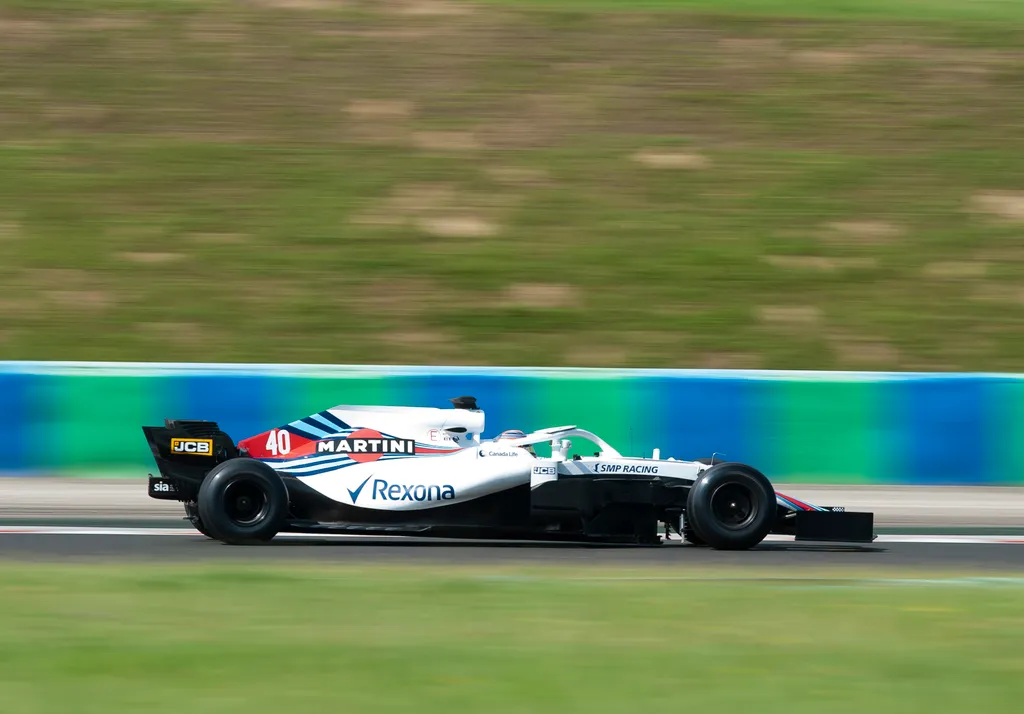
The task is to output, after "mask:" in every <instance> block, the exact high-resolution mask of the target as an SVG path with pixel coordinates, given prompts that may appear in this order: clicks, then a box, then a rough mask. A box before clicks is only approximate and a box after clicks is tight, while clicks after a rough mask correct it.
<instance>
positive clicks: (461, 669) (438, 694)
mask: <svg viewBox="0 0 1024 714" xmlns="http://www.w3.org/2000/svg"><path fill="white" fill-rule="evenodd" d="M555 567H557V566H555ZM584 571H585V569H584ZM0 574H2V576H3V577H2V578H0V632H3V635H4V636H3V644H2V645H0V713H3V714H7V713H8V712H10V713H11V714H15V713H17V714H28V713H36V712H72V711H73V712H76V713H79V714H90V713H92V712H96V713H102V714H107V713H108V712H111V711H133V712H135V711H145V712H149V713H151V714H160V713H162V712H168V713H170V712H175V713H177V712H181V711H188V712H196V713H197V714H203V713H205V712H239V713H241V712H245V714H263V712H280V711H308V710H310V708H316V709H317V710H323V709H327V710H341V711H345V712H353V713H355V712H373V713H375V714H378V713H379V714H389V713H391V712H401V713H403V714H404V713H405V712H408V711H410V710H414V711H417V712H424V713H431V712H453V711H465V712H468V711H472V712H478V711H486V712H493V713H494V714H504V713H506V712H507V713H509V714H511V713H513V712H514V713H517V714H521V713H524V712H549V711H552V712H554V711H558V712H576V711H580V712H583V711H585V712H592V713H594V714H606V713H607V714H622V713H623V712H653V711H662V710H666V709H669V710H671V709H679V708H684V709H698V710H702V711H723V712H742V711H757V712H764V713H765V714H773V713H775V712H779V713H780V714H804V713H808V714H810V713H817V712H821V711H827V712H831V713H833V714H859V713H860V712H863V711H866V710H867V711H873V712H878V714H889V713H890V712H892V713H894V714H895V713H897V712H898V713H899V714H943V713H945V712H957V713H959V712H965V711H970V712H987V713H989V714H1003V713H1006V714H1009V713H1010V712H1018V711H1020V697H1021V694H1022V693H1024V685H1022V682H1021V677H1020V675H1021V670H1022V666H1024V662H1022V659H1021V654H1020V646H1019V645H1020V641H1021V637H1022V636H1024V619H1022V617H1021V611H1020V592H1021V591H1020V588H1021V584H1020V580H1019V579H1017V580H1016V582H1015V583H1013V582H1010V583H1002V584H1000V583H998V582H993V583H990V584H988V585H985V584H982V583H971V582H969V581H966V580H961V581H956V580H952V581H947V583H946V584H941V583H934V582H932V583H929V581H928V580H921V581H918V582H916V583H915V582H914V580H913V579H914V578H919V577H927V575H923V576H922V575H920V574H912V575H910V574H904V577H906V578H907V579H906V580H903V581H902V582H899V581H885V580H875V581H870V580H868V581H859V580H856V579H852V578H851V579H850V580H846V579H844V578H843V577H841V576H836V575H835V574H832V575H828V574H827V573H822V572H818V571H814V570H806V569H802V570H799V571H798V572H796V573H792V574H791V575H789V576H786V577H779V573H778V572H772V571H767V570H765V571H763V572H762V573H755V572H751V571H749V570H747V571H745V573H744V575H743V576H742V577H740V576H739V575H738V574H737V573H736V572H735V571H732V570H731V569H726V570H725V571H723V572H719V573H718V574H717V577H719V578H721V579H718V580H716V579H714V578H715V577H716V574H713V573H712V574H708V573H701V572H698V571H694V570H693V569H692V568H691V569H687V571H686V572H685V573H681V572H676V573H675V574H673V573H672V572H671V569H660V570H657V571H651V570H643V569H640V568H633V569H626V568H613V569H612V570H611V571H609V572H606V573H604V574H602V576H600V577H594V576H593V574H592V573H590V574H588V573H586V572H574V569H572V568H570V569H568V570H567V569H565V568H564V567H558V572H557V573H556V572H555V570H554V567H548V568H542V567H535V568H534V569H533V571H532V572H531V571H524V570H523V569H511V568H504V569H500V570H499V569H496V568H479V567H477V568H474V567H456V568H451V567H449V568H446V569H445V570H444V571H440V570H439V569H437V568H429V567H405V568H402V567H397V566H392V567H390V568H382V567H377V568H368V567H362V568H360V567H354V566H351V565H349V566H344V565H341V564H340V563H338V564H335V565H333V566H331V567H316V566H298V565H295V566H282V565H277V566H271V565H267V564H264V565H262V566H259V567H245V566H239V565H225V564H224V563H221V564H217V565H212V564H211V565H207V566H201V565H192V566H184V565H173V564H167V563H165V564H163V565H161V566H159V567H156V566H145V565H136V566H133V567H127V568H126V567H124V564H121V565H120V566H114V565H109V566H103V565H97V564H92V565H89V566H84V565H83V566H61V565H54V564H50V565H45V564H40V565H32V566H17V565H5V566H3V567H2V568H0ZM877 575H879V573H876V576H877ZM702 578H707V579H702ZM730 578H733V579H730ZM69 583H73V585H71V586H70V587H69Z"/></svg>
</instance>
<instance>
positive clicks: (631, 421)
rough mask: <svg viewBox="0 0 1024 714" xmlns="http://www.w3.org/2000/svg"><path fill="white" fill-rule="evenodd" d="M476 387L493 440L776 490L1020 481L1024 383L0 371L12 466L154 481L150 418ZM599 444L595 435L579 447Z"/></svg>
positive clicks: (528, 373)
mask: <svg viewBox="0 0 1024 714" xmlns="http://www.w3.org/2000/svg"><path fill="white" fill-rule="evenodd" d="M464 394H469V395H473V396H475V397H477V399H478V401H479V403H480V406H481V407H482V408H483V409H484V410H485V411H486V414H487V432H486V434H485V435H486V436H492V435H495V434H497V433H499V432H500V431H502V430H504V429H509V428H519V429H524V430H527V431H528V430H531V429H536V428H542V427H546V426H556V425H564V424H578V425H579V426H581V427H584V428H587V429H590V430H591V431H594V432H596V433H598V434H600V435H601V436H603V437H604V438H606V439H607V440H608V441H609V442H611V443H612V444H613V445H615V446H616V447H617V448H619V449H620V450H621V451H623V452H624V453H630V454H635V455H645V456H649V455H651V451H652V449H654V448H655V447H658V448H660V449H661V453H662V456H663V457H668V456H675V457H677V458H698V457H701V456H709V455H711V454H712V453H713V452H717V453H719V454H723V455H724V456H725V458H728V459H729V460H736V461H745V462H748V463H751V464H754V465H755V466H757V467H759V468H761V469H762V470H763V471H764V472H765V473H766V474H768V476H769V477H770V478H772V479H773V480H776V481H780V482H803V483H811V482H813V483H891V484H1024V376H1021V375H985V374H949V375H945V374H943V375H936V374H881V373H815V372H756V371H751V372H747V371H685V370H684V371H660V370H636V371H615V370H555V369H493V368H468V367H467V368H413V367H409V368H399V367H380V368H375V367H325V366H271V365H268V366H252V365H162V364H76V363H23V362H7V363H0V433H2V434H4V436H5V440H4V441H5V444H6V447H5V448H4V449H3V450H2V451H0V473H2V474H3V475H7V476H35V475H80V476H83V477H84V476H135V477H143V476H145V475H146V474H147V473H148V472H149V471H151V470H152V469H153V463H152V460H151V457H150V454H149V451H148V449H147V447H146V444H145V441H144V439H143V438H142V432H141V430H140V427H141V426H142V425H143V424H160V423H162V422H163V420H164V418H168V417H171V418H188V419H210V420H214V421H217V422H219V423H220V425H221V426H222V428H224V429H225V430H226V431H227V432H228V433H229V434H231V436H232V437H234V438H235V439H236V440H240V439H242V438H244V437H246V436H250V435H252V434H255V433H259V432H262V431H264V430H266V429H268V428H271V427H274V426H279V425H281V424H283V423H286V422H288V421H291V420H293V419H295V418H298V417H301V416H305V415H307V414H310V413H313V412H316V411H319V410H321V409H325V408H327V407H331V406H334V405H337V404H383V405H409V406H440V407H448V406H450V405H449V404H448V401H447V400H448V399H449V398H451V397H455V396H459V395H464ZM578 447H579V448H578V451H580V452H581V453H587V452H588V451H589V445H582V444H581V445H578Z"/></svg>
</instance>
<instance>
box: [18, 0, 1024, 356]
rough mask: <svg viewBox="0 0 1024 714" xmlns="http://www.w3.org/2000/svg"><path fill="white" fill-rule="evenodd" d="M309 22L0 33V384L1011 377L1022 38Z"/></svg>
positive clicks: (312, 8)
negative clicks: (314, 374) (927, 373)
mask: <svg viewBox="0 0 1024 714" xmlns="http://www.w3.org/2000/svg"><path fill="white" fill-rule="evenodd" d="M618 4H619V5H620V6H621V7H627V6H626V5H625V4H624V3H618ZM320 5H323V4H322V3H315V2H289V1H288V0H262V1H261V2H258V3H228V2H208V3H199V2H192V1H188V0H102V1H99V0H97V1H96V2H90V3H81V2H74V3H72V2H67V1H66V0H46V1H45V2H25V1H24V0H20V1H14V0H0V36H3V37H4V42H3V43H0V358H4V359H101V360H108V359H109V360H151V359H156V360H180V361H228V360H230V361H255V362H333V363H339V362H370V363H426V364H438V363H442V364H472V363H487V364H506V365H523V364H528V365H581V366H640V367H694V366H696V367H767V368H854V369H860V368H866V369H888V368H894V369H923V370H958V369H980V370H999V371H1002V370H1007V371H1016V370H1019V366H1020V359H1021V357H1022V356H1024V329H1022V327H1024V292H1022V291H1021V287H1020V286H1021V285H1022V284H1024V232H1022V226H1024V219H1022V214H1024V184H1022V183H1021V178H1020V177H1021V176H1024V128H1022V125H1021V117H1022V116H1024V92H1022V91H1021V89H1022V88H1024V50H1022V49H1021V48H1022V47H1024V23H1022V22H1019V21H1018V20H1019V19H1020V17H1021V14H1022V13H1024V10H1022V8H1024V4H1022V3H1016V2H1014V3H998V2H996V1H995V0H991V1H990V2H985V1H983V0H978V1H976V2H952V1H951V0H948V1H947V0H931V1H928V2H926V0H920V1H919V2H914V3H910V2H901V3H897V2H892V3H886V2H882V0H877V1H875V0H864V2H860V3H857V2H853V0H850V1H848V2H845V3H843V2H830V3H825V2H823V3H811V2H800V3H783V2H781V0H779V1H778V2H776V1H775V0H766V1H765V2H763V3H762V2H754V0H747V1H746V2H743V1H742V0H730V1H729V2H721V3H712V2H710V1H701V0H680V1H679V2H677V3H669V2H664V3H640V4H632V3H631V4H629V5H628V7H629V8H632V10H633V11H632V12H628V13H620V12H608V11H606V10H607V9H608V8H609V7H610V4H609V3H595V4H590V3H584V2H571V1H570V0H559V2H553V3H530V2H508V3H505V4H501V3H492V2H487V3H483V4H472V3H469V4H467V3H457V2H456V3H447V4H446V3H441V4H438V3H431V2H426V1H418V0H417V1H415V2H414V1H413V0H409V2H404V3H399V2H397V1H396V2H369V1H368V0H367V1H366V2H349V3H344V4H331V3H328V4H326V5H324V7H323V8H321V9H317V8H319V7H320ZM655 5H663V6H665V7H669V6H673V7H677V8H678V9H679V10H680V12H671V13H662V12H658V11H656V8H655V7H654V6H655ZM409 8H412V9H414V10H417V11H418V12H416V13H412V14H410V13H408V12H405V11H406V10H408V9H409ZM439 8H440V10H442V12H438V9H439ZM601 8H603V9H601ZM459 10H463V11H464V12H461V13H460V12H458V11H459ZM424 12H425V13H426V14H423V13H424ZM794 18H797V19H799V18H803V19H804V21H800V22H794V21H793V19H794ZM985 19H997V20H1000V22H995V23H991V22H972V21H970V20H985ZM680 155H682V159H680V158H679V157H680ZM687 156H689V158H687ZM666 157H667V159H668V160H669V161H670V162H671V161H672V160H673V159H674V160H675V161H676V162H677V165H676V167H675V168H672V167H668V168H657V167H652V166H651V165H650V162H651V160H653V161H654V162H655V164H657V163H658V161H659V160H660V161H664V160H665V159H666ZM680 161H681V162H682V164H683V165H682V166H679V165H678V162H680Z"/></svg>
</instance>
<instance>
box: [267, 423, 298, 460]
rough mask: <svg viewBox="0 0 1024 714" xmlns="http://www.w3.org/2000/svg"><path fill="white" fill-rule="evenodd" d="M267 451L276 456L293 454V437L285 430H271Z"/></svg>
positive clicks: (268, 436)
mask: <svg viewBox="0 0 1024 714" xmlns="http://www.w3.org/2000/svg"><path fill="white" fill-rule="evenodd" d="M266 449H267V451H269V452H270V453H271V454H272V455H274V456H278V455H281V456H285V455H287V454H289V453H291V450H292V435H291V434H290V433H289V432H288V431H286V430H285V429H271V430H270V433H269V434H268V435H267V445H266Z"/></svg>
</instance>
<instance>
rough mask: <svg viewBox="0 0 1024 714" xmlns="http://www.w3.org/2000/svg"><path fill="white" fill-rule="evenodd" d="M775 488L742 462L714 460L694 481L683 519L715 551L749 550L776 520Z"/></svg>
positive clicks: (763, 537)
mask: <svg viewBox="0 0 1024 714" xmlns="http://www.w3.org/2000/svg"><path fill="white" fill-rule="evenodd" d="M775 515H776V507H775V489H774V488H773V487H772V485H771V482H770V481H768V479H767V477H765V475H764V474H762V473H761V472H760V471H758V470H757V469H754V468H752V467H750V466H747V465H745V464H737V463H729V462H723V463H717V464H715V465H714V466H712V467H711V468H709V469H708V470H707V471H705V472H704V473H703V474H701V475H700V477H699V478H698V479H697V480H696V481H695V482H694V484H693V486H692V487H691V488H690V493H689V495H688V496H687V498H686V520H687V522H688V524H689V525H690V526H691V527H692V528H693V530H694V533H695V534H696V536H697V537H698V538H700V539H701V540H702V541H704V542H705V543H707V544H708V545H709V546H711V547H712V548H715V549H717V550H748V549H750V548H753V547H754V546H755V545H757V544H758V543H760V542H761V541H763V540H764V539H765V536H767V535H768V534H769V533H770V532H771V529H772V525H773V524H774V522H775Z"/></svg>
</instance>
